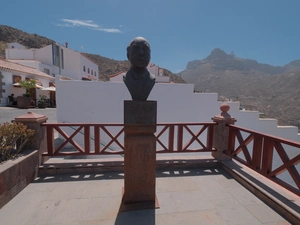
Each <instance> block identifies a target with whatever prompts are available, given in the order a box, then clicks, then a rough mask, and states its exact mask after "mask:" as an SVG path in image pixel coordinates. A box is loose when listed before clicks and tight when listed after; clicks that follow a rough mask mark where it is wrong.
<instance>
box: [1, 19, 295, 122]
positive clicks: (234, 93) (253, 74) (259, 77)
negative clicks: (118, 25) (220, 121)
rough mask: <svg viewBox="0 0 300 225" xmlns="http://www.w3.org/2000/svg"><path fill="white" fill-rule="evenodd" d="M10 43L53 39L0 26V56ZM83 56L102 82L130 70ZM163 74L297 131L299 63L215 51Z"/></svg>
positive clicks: (40, 43)
mask: <svg viewBox="0 0 300 225" xmlns="http://www.w3.org/2000/svg"><path fill="white" fill-rule="evenodd" d="M10 42H19V43H20V44H22V45H24V46H26V47H27V48H41V47H44V46H46V45H49V44H51V43H52V42H54V40H51V39H49V38H46V37H42V36H40V35H37V34H29V33H26V32H24V31H21V30H18V29H16V28H13V27H9V26H5V25H0V56H2V57H4V56H5V48H6V47H7V45H6V44H7V43H10ZM83 54H84V55H85V56H86V57H88V58H90V59H91V60H92V61H94V62H95V63H96V64H97V65H98V68H99V71H98V74H99V79H100V80H102V81H108V80H109V75H112V74H115V73H118V72H121V71H126V70H128V69H129V67H130V64H129V62H128V61H127V60H124V61H118V60H114V59H109V58H106V57H103V56H100V55H96V54H89V53H83ZM278 57H280V56H278ZM164 74H165V75H169V76H170V80H171V82H174V83H191V84H194V85H195V91H196V92H217V93H218V94H219V100H220V101H224V100H233V101H239V102H240V105H241V109H246V110H257V111H259V112H261V113H262V114H264V115H265V116H266V117H270V118H276V119H278V122H279V124H280V125H293V126H298V128H300V114H299V111H300V104H299V103H300V88H299V87H300V60H294V61H292V62H290V63H288V64H286V65H284V66H271V65H268V64H262V63H258V62H257V61H255V60H252V59H243V58H239V57H237V56H236V55H235V54H234V53H233V52H231V53H230V54H227V53H225V52H224V51H223V50H221V49H218V48H216V49H214V50H212V52H211V54H210V55H209V56H207V57H206V58H205V59H202V60H194V61H191V62H188V63H187V66H186V69H185V70H183V71H181V72H180V73H179V74H173V73H172V72H170V71H169V70H167V69H164Z"/></svg>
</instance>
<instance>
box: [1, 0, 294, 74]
mask: <svg viewBox="0 0 300 225" xmlns="http://www.w3.org/2000/svg"><path fill="white" fill-rule="evenodd" d="M3 6H4V7H3ZM299 11H300V1H299V0H85V1H79V0H51V1H46V0H36V1H33V0H27V1H24V0H9V1H4V2H3V3H2V10H1V13H0V24H3V25H8V26H12V27H15V28H18V29H20V30H23V31H25V32H28V33H36V34H38V35H42V36H45V37H48V38H50V39H53V40H54V41H56V42H58V43H60V44H64V43H65V42H66V41H67V42H68V43H69V48H72V49H74V50H77V51H83V52H88V53H93V54H99V55H101V56H104V57H108V58H112V59H116V60H126V47H127V45H128V44H129V42H130V41H131V40H132V39H133V38H135V37H136V36H143V37H145V38H146V39H148V41H149V42H150V45H151V50H152V54H151V61H152V62H153V63H155V64H156V65H159V66H160V67H163V68H166V69H169V70H171V71H172V72H179V71H180V70H183V69H185V67H186V64H187V63H188V62H189V61H192V60H196V59H203V58H206V57H207V56H208V55H209V54H210V52H211V51H212V50H213V49H214V48H221V49H222V50H224V51H225V52H226V53H230V52H231V51H234V53H235V55H236V56H238V57H241V58H249V59H255V60H257V61H258V62H261V63H267V64H271V65H279V66H283V65H285V64H287V63H289V62H290V61H292V60H296V59H300V13H299Z"/></svg>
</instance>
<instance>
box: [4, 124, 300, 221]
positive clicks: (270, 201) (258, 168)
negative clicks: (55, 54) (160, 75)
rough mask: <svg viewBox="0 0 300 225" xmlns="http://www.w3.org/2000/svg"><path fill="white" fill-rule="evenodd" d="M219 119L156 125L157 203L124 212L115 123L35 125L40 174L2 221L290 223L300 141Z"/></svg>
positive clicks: (295, 210) (119, 129)
mask: <svg viewBox="0 0 300 225" xmlns="http://www.w3.org/2000/svg"><path fill="white" fill-rule="evenodd" d="M219 119H220V118H215V120H214V121H213V122H208V123H164V124H157V132H156V133H155V137H156V143H157V170H156V193H157V198H158V201H159V204H160V208H159V209H155V210H154V209H153V210H138V211H129V212H120V211H119V208H120V203H121V198H122V187H123V186H124V174H123V166H124V165H123V164H124V160H123V154H124V145H123V141H122V139H123V137H124V135H123V132H124V126H123V124H79V123H42V127H41V129H42V130H44V131H46V132H47V135H45V136H44V137H45V138H44V139H42V140H41V142H42V143H44V147H45V146H46V147H45V148H44V149H43V150H44V153H43V156H41V157H42V158H43V159H44V160H43V164H42V165H41V166H40V167H39V175H38V176H37V177H36V179H35V180H34V181H33V182H32V183H30V184H29V185H28V186H27V187H26V188H25V189H24V190H23V191H22V192H20V193H19V194H18V195H17V196H16V197H15V198H13V199H12V200H11V201H10V202H9V203H8V204H6V205H5V206H4V207H3V208H2V209H1V210H0V218H1V221H2V222H3V223H4V224H146V225H148V224H149V225H150V224H151V225H152V224H153V225H154V224H251V225H252V224H297V223H299V221H300V220H299V219H300V218H299V213H300V199H299V187H300V185H299V182H300V179H299V167H298V166H299V161H300V156H299V149H300V143H298V142H293V141H290V140H286V139H281V138H278V137H273V136H270V135H267V134H261V133H258V132H254V131H251V130H247V129H245V128H241V127H237V126H235V125H234V124H232V123H226V122H225V123H224V122H222V121H220V120H219ZM31 122H32V120H31ZM58 136H59V138H57V137H58ZM46 140H47V141H46ZM45 143H46V144H45ZM41 146H43V144H41ZM41 151H42V150H41ZM291 152H292V153H296V154H291ZM49 157H50V158H49ZM48 158H49V159H48ZM277 159H280V163H278V160H277ZM274 160H275V161H276V160H277V161H276V162H275V161H274ZM41 162H42V161H41ZM283 174H286V175H288V176H287V177H288V178H286V176H282V175H283Z"/></svg>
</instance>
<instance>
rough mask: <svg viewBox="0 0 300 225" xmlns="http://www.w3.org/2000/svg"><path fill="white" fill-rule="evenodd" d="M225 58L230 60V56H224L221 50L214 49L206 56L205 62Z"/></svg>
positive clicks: (224, 53)
mask: <svg viewBox="0 0 300 225" xmlns="http://www.w3.org/2000/svg"><path fill="white" fill-rule="evenodd" d="M226 58H232V56H231V55H228V54H226V52H224V51H223V50H222V49H219V48H215V49H214V50H212V51H211V53H210V55H209V56H207V58H206V59H207V60H213V59H226Z"/></svg>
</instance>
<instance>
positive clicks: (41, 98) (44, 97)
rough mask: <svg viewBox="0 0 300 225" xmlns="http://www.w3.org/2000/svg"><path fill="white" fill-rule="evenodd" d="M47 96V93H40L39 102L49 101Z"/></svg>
mask: <svg viewBox="0 0 300 225" xmlns="http://www.w3.org/2000/svg"><path fill="white" fill-rule="evenodd" d="M47 101H48V100H47V96H46V95H40V99H39V100H38V104H44V103H47Z"/></svg>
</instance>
